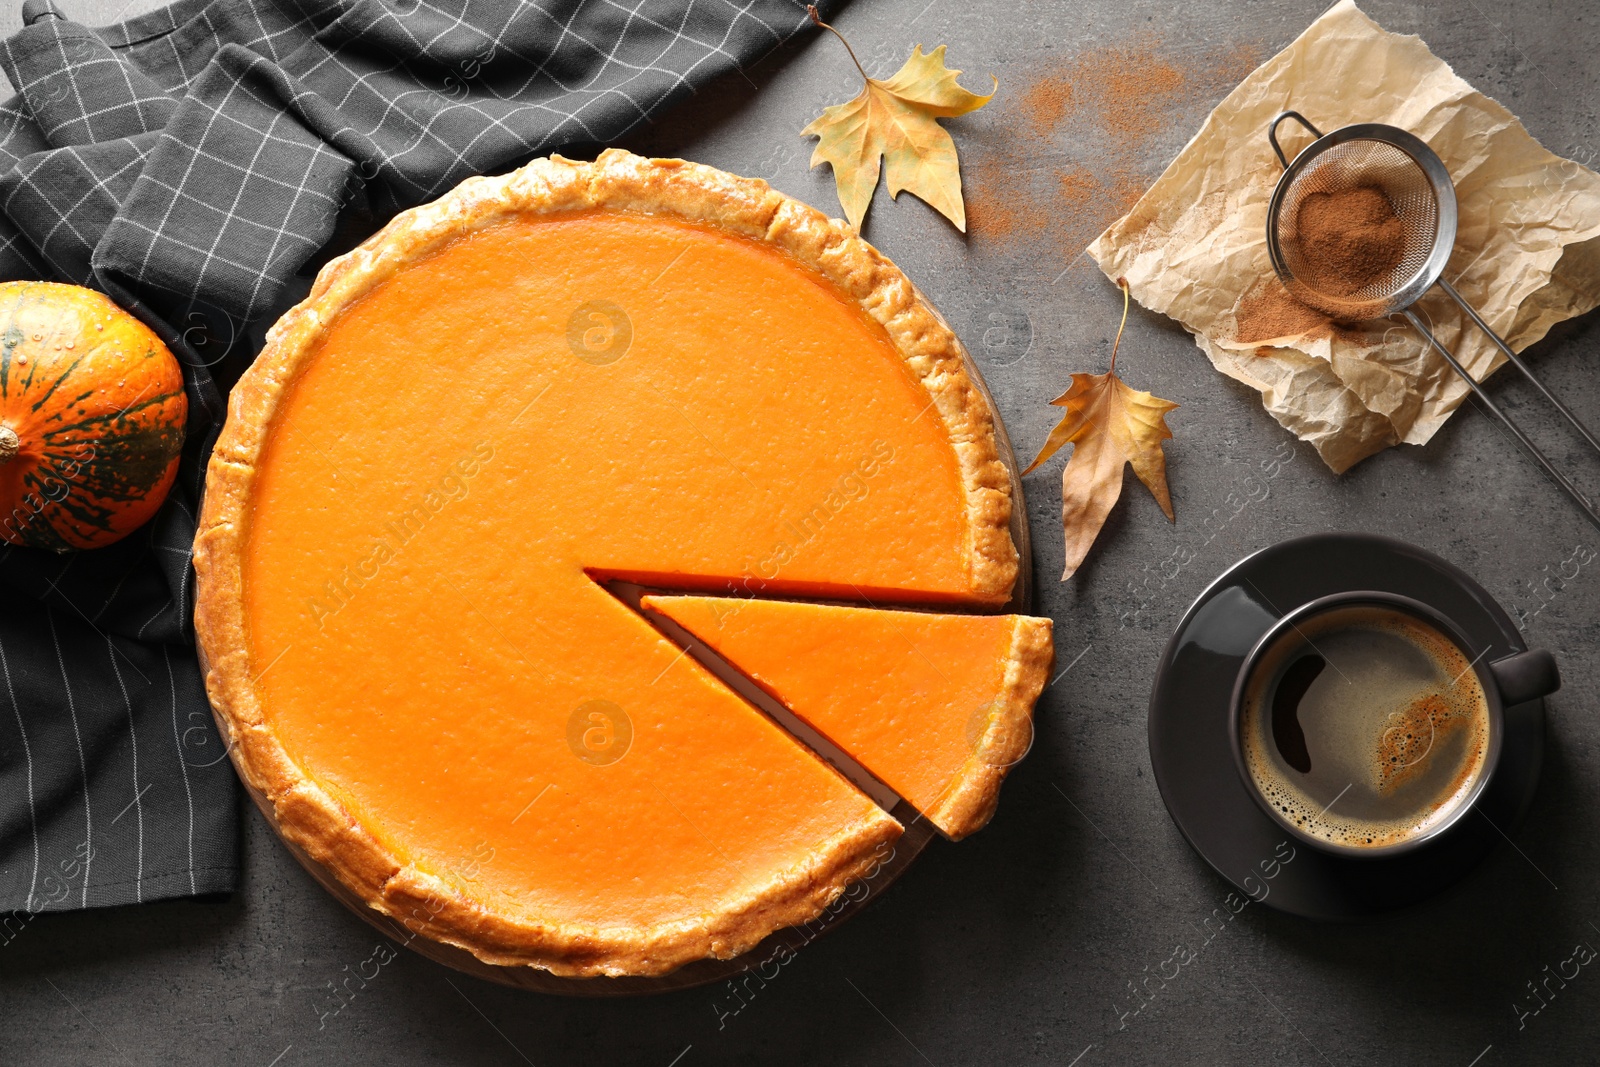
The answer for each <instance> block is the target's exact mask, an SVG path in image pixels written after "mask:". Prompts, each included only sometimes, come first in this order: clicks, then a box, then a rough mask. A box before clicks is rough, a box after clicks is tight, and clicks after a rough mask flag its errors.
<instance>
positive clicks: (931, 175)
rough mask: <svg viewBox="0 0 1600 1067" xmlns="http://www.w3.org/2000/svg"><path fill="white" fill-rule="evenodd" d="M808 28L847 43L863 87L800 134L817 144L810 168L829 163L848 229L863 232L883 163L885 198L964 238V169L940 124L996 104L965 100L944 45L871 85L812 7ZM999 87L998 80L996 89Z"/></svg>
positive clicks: (917, 51)
mask: <svg viewBox="0 0 1600 1067" xmlns="http://www.w3.org/2000/svg"><path fill="white" fill-rule="evenodd" d="M808 10H809V11H810V12H811V20H812V21H813V22H815V23H816V24H817V25H818V26H821V27H822V28H823V29H825V30H829V31H831V32H832V33H833V35H834V36H835V37H838V38H839V40H841V41H844V47H845V50H846V51H848V52H849V53H850V59H851V60H852V61H854V62H855V65H856V69H857V70H859V71H861V77H862V78H863V79H865V81H866V83H867V84H866V87H865V88H864V89H862V90H861V95H860V96H858V97H856V98H855V99H854V100H852V101H850V102H849V103H848V104H835V105H834V106H833V107H830V108H825V109H823V112H822V114H821V115H819V116H818V117H817V118H816V119H814V120H812V122H811V124H810V125H809V126H807V127H806V128H805V129H803V130H801V131H800V136H802V137H816V138H817V148H816V151H815V152H813V153H812V154H811V165H812V166H813V167H815V166H816V165H817V164H819V163H828V164H831V165H832V167H833V180H834V183H835V184H836V185H837V186H838V187H839V203H840V204H841V205H842V206H843V207H844V213H845V217H846V218H847V219H849V220H850V225H851V226H854V227H855V228H856V229H857V230H860V229H861V220H862V219H864V218H866V215H867V206H868V205H869V204H871V203H872V192H873V190H874V189H876V188H877V187H878V170H879V164H880V160H881V161H882V162H883V163H884V164H887V167H886V169H887V171H888V173H887V174H886V176H885V177H886V178H887V180H888V183H889V196H890V197H891V198H892V197H896V196H899V195H900V191H901V190H902V189H908V190H910V191H911V193H912V194H913V195H914V196H917V197H919V198H921V199H922V200H925V201H926V202H927V203H928V204H929V205H930V206H931V207H933V208H934V209H935V210H937V211H938V212H939V213H940V214H941V215H943V216H944V217H945V218H947V219H949V220H950V221H951V222H953V223H955V224H956V229H958V230H960V231H961V232H962V233H965V232H966V231H967V209H966V205H965V204H963V203H962V200H961V165H960V162H959V161H958V160H957V159H956V143H955V142H954V141H952V140H951V139H950V134H949V133H948V132H946V131H945V128H944V127H943V126H940V125H939V123H938V121H937V120H939V119H946V118H951V117H953V116H955V115H965V114H966V113H967V112H969V111H976V110H978V109H979V108H980V107H982V106H983V105H984V104H987V103H988V102H989V101H990V100H992V99H993V98H994V93H992V92H991V93H990V94H989V95H988V96H978V95H977V94H976V93H969V92H967V90H965V89H963V88H961V86H959V85H957V84H956V75H958V74H960V73H961V72H960V71H959V70H950V69H949V68H948V67H946V66H945V65H944V49H945V46H944V45H940V46H939V47H938V48H935V49H934V50H933V51H932V52H929V53H927V54H924V53H923V51H922V46H921V45H920V44H919V45H917V46H916V47H915V48H914V49H913V50H912V52H911V58H910V59H908V60H906V64H905V66H903V67H901V68H900V71H899V73H897V74H896V75H895V76H894V77H892V78H890V79H889V80H888V81H880V80H879V79H877V78H868V77H867V72H866V71H865V70H863V69H862V66H861V61H860V60H858V59H856V53H855V50H854V49H852V48H851V47H850V42H849V41H845V39H844V35H843V34H841V33H840V32H839V31H838V30H835V29H834V28H833V27H832V26H829V25H828V24H827V23H826V22H823V21H822V19H821V18H820V17H819V16H818V15H817V9H816V8H815V7H809V8H808ZM999 84H1000V82H999V80H998V79H996V80H995V85H996V86H998V85H999Z"/></svg>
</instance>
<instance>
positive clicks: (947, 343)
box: [194, 149, 1017, 977]
mask: <svg viewBox="0 0 1600 1067" xmlns="http://www.w3.org/2000/svg"><path fill="white" fill-rule="evenodd" d="M589 208H608V209H612V210H622V211H639V212H642V213H652V214H665V215H672V216H676V217H679V218H683V219H687V220H691V221H698V222H703V223H709V224H712V225H716V226H719V227H721V228H723V229H725V230H728V231H731V232H734V233H740V234H743V235H745V236H748V237H751V238H754V239H757V240H761V241H764V242H767V243H769V244H772V245H774V246H776V247H778V248H780V249H782V250H783V251H785V252H787V253H788V254H789V255H791V256H793V257H794V258H795V259H796V260H798V261H799V262H800V263H802V264H803V265H806V266H809V267H811V268H812V269H814V270H816V271H818V272H819V273H821V274H822V275H823V276H824V277H825V278H827V279H828V280H829V281H830V282H832V283H833V284H834V285H835V286H836V287H837V288H838V289H839V290H840V291H841V292H843V293H844V294H845V295H847V296H848V297H850V298H852V299H854V300H856V301H857V302H858V304H860V306H861V307H862V308H863V309H864V310H865V311H866V313H867V314H868V315H869V316H870V317H871V318H872V319H874V320H875V321H877V322H878V323H879V324H881V325H882V326H883V328H884V329H885V331H886V332H887V333H888V335H889V337H890V339H891V341H892V342H893V343H894V345H895V347H896V348H897V349H898V350H899V352H900V353H901V354H902V356H903V357H904V358H905V360H906V364H907V366H908V367H909V368H910V369H911V370H912V372H913V373H914V374H915V375H916V377H917V378H918V379H919V380H920V381H921V382H922V384H923V386H924V387H925V388H926V389H927V391H928V394H929V396H930V397H931V399H932V407H933V408H934V410H935V411H937V413H938V415H939V417H940V418H941V419H942V420H943V422H944V425H945V427H946V430H947V432H948V434H949V436H950V439H951V441H952V443H953V445H954V448H955V452H956V455H957V457H958V460H959V462H960V465H961V472H962V478H963V483H964V486H965V489H966V495H967V518H968V522H967V550H968V560H967V569H968V573H969V595H970V597H971V598H972V599H973V600H974V601H978V602H983V603H992V604H1000V603H1004V602H1005V601H1006V599H1007V598H1008V597H1009V596H1010V594H1011V590H1012V586H1013V585H1014V584H1015V581H1016V574H1017V552H1016V548H1015V546H1014V545H1013V543H1012V541H1011V535H1010V530H1009V522H1010V517H1011V491H1010V481H1009V478H1008V476H1007V473H1006V471H1005V468H1004V467H1003V466H1002V465H1001V463H1000V459H999V455H998V452H997V449H996V445H995V435H994V426H993V422H992V416H991V414H990V411H989V408H988V405H987V404H986V403H985V402H984V400H983V397H982V395H981V393H980V391H979V390H978V389H977V387H976V385H975V384H974V383H973V382H972V380H971V378H970V377H969V376H968V374H967V372H966V367H965V365H964V363H963V361H962V357H961V346H960V342H959V341H958V340H957V339H956V337H955V336H954V334H953V333H951V331H950V330H949V329H948V327H946V326H945V325H944V324H943V323H942V322H941V321H940V320H939V319H938V317H937V316H936V314H934V313H933V312H932V310H931V309H930V308H929V307H928V306H927V305H926V304H925V303H924V302H923V301H922V299H921V298H920V297H919V296H918V294H917V293H916V290H915V289H914V288H913V287H912V285H911V283H910V281H909V280H908V279H907V278H906V277H905V275H904V274H902V273H901V272H900V270H899V269H898V268H897V267H895V266H894V264H893V263H891V262H890V261H889V260H888V259H886V258H885V257H884V256H882V255H881V254H880V253H879V252H878V251H877V250H876V249H874V248H872V247H871V246H870V245H868V244H867V243H866V242H864V241H862V240H861V239H860V238H859V237H857V236H855V235H854V234H852V233H851V232H849V230H847V229H846V228H845V227H844V225H843V224H842V223H839V222H837V221H833V220H829V219H828V218H826V217H825V216H824V215H822V214H821V213H820V212H818V211H816V210H814V209H812V208H810V207H808V206H806V205H804V204H801V203H800V202H798V201H796V200H793V199H790V198H789V197H786V196H784V195H782V194H780V193H777V192H775V191H774V190H772V189H771V188H770V187H769V186H768V185H767V184H766V183H765V182H762V181H758V180H752V179H746V178H739V177H735V176H733V175H730V174H727V173H725V172H722V171H719V170H715V169H713V168H710V167H705V166H701V165H699V164H693V163H686V162H683V161H680V160H649V159H644V158H642V157H639V156H635V155H632V154H630V153H627V152H623V151H620V150H615V149H612V150H608V151H606V152H604V153H602V154H601V156H600V157H599V159H597V160H596V161H595V162H594V163H582V162H573V161H570V160H566V159H563V158H561V157H559V156H555V157H551V158H549V159H538V160H534V161H533V162H531V163H529V164H528V165H526V166H524V167H522V168H520V169H519V170H516V171H513V172H512V173H510V174H506V175H502V176H499V177H495V178H470V179H468V180H466V181H464V182H462V183H461V184H460V185H459V186H457V187H456V188H455V189H454V190H452V191H451V192H450V193H448V194H446V195H445V196H443V197H441V198H440V199H439V200H436V201H434V202H432V203H430V204H425V205H423V206H421V207H417V208H414V209H411V210H409V211H406V212H402V213H401V214H400V215H398V216H396V218H395V219H394V220H393V221H391V222H390V223H389V224H388V225H387V226H385V227H384V228H383V229H382V230H380V231H378V232H377V233H376V234H374V235H373V236H372V237H371V238H369V239H368V240H367V241H365V242H363V243H362V244H361V245H360V246H358V247H357V248H355V249H354V250H352V251H351V252H349V253H347V254H346V255H343V256H340V257H338V258H337V259H334V260H332V261H330V262H329V263H328V264H327V265H326V266H325V267H324V268H323V269H322V271H321V272H320V273H319V274H318V276H317V280H316V283H315V284H314V286H313V287H312V290H311V293H310V294H309V295H308V297H307V298H306V300H305V301H303V302H302V303H301V304H299V305H297V306H296V307H294V308H293V309H291V310H290V311H289V312H288V313H286V314H285V315H284V316H283V317H282V318H280V319H279V320H278V321H277V322H276V323H275V324H274V325H273V327H272V328H271V329H270V330H269V331H268V333H267V343H266V345H265V347H264V348H263V349H262V352H261V354H260V355H259V356H258V357H257V359H256V361H255V363H254V364H253V365H252V367H251V368H250V369H249V370H248V371H247V372H246V373H245V375H244V376H243V377H242V378H241V379H240V381H239V384H238V385H237V386H236V387H235V388H234V390H233V393H232V395H231V396H230V398H229V410H228V418H227V421H226V423H225V425H224V427H223V430H222V433H221V436H220V437H219V439H218V441H217V444H216V447H215V449H214V450H213V452H212V456H211V460H210V463H209V465H208V468H207V483H206V495H205V501H204V506H203V508H202V511H201V515H200V523H199V529H198V532H197V534H196V537H195V548H194V566H195V571H196V574H197V577H198V585H197V592H196V606H195V629H196V635H197V640H198V643H199V645H200V648H201V652H202V658H203V661H204V662H205V663H206V665H207V667H206V690H207V694H208V696H209V697H210V700H211V703H212V706H213V708H214V709H215V711H216V713H217V718H218V721H219V724H220V726H221V727H222V729H223V731H224V733H225V734H226V736H227V741H228V746H229V753H230V755H231V757H232V759H233V761H234V764H235V766H236V767H237V768H238V770H239V773H240V775H241V776H242V777H243V778H244V779H245V781H246V782H247V783H249V785H250V786H251V787H252V788H254V789H255V790H257V791H258V792H259V793H260V794H261V795H263V796H264V797H265V798H266V799H267V800H268V801H269V802H270V803H271V805H272V808H273V812H274V814H275V821H276V823H277V827H278V829H279V832H280V833H282V834H283V835H284V836H285V837H286V838H288V839H290V840H292V841H293V842H294V843H295V844H296V845H298V846H299V847H300V848H301V849H303V850H304V851H305V853H306V854H307V855H308V856H310V857H311V858H312V859H313V860H314V861H315V862H317V863H319V864H321V865H322V866H323V867H325V868H326V869H327V870H328V871H329V872H330V873H332V874H333V875H334V876H335V877H336V878H337V879H338V880H339V882H340V883H341V884H343V885H345V886H346V887H348V888H349V889H350V890H351V891H352V892H353V893H355V894H356V895H357V896H358V897H360V898H361V899H362V900H364V901H365V902H366V903H367V904H368V906H370V907H372V908H373V909H374V910H376V911H378V912H380V913H382V914H385V915H387V916H389V917H391V918H394V919H396V920H397V921H400V922H402V923H405V922H407V921H408V920H410V921H412V922H415V921H416V912H417V909H418V907H419V905H420V906H421V907H422V909H423V911H424V913H425V914H426V915H427V916H428V921H427V922H426V923H425V924H423V927H422V930H421V932H422V933H424V934H426V936H428V937H431V938H433V939H434V940H437V941H441V942H443V943H446V944H451V945H455V946H457V947H460V948H463V949H465V950H467V951H469V952H471V953H472V954H473V955H474V956H476V957H478V958H479V959H481V960H483V961H484V962H486V963H490V964H496V965H522V966H533V967H540V968H543V969H545V970H548V971H550V972H551V973H553V974H557V975H562V976H573V977H587V976H594V975H659V974H665V973H667V972H669V971H671V970H673V969H675V968H677V967H679V966H682V965H683V964H685V963H688V962H691V961H693V960H696V959H701V958H705V957H708V956H710V957H715V958H721V959H727V958H731V957H733V956H736V955H738V954H740V953H742V952H745V951H747V950H749V949H750V948H752V947H753V946H754V945H756V944H757V943H758V942H759V941H760V940H761V939H762V938H763V937H765V936H766V935H768V934H770V933H771V932H773V931H774V930H777V929H781V928H783V927H785V926H792V925H795V924H797V923H802V922H805V921H808V920H810V919H813V918H815V917H816V916H817V915H819V914H821V913H822V912H823V910H824V909H825V908H826V907H827V906H828V905H829V904H830V903H831V902H832V901H833V900H835V899H836V898H837V897H838V896H839V895H840V893H842V892H843V890H844V888H845V886H846V885H847V884H848V883H849V882H850V881H851V880H853V879H855V878H858V877H861V876H862V875H863V874H864V872H865V871H866V870H867V869H868V868H869V867H870V866H871V865H872V864H873V863H874V862H875V860H874V859H873V855H874V853H875V852H876V851H877V850H878V849H879V848H880V847H881V845H883V844H884V843H886V842H889V841H892V840H894V839H895V838H897V837H898V836H899V834H900V833H901V829H902V828H901V826H900V824H899V823H898V822H896V821H895V820H894V819H893V818H891V817H890V816H889V815H887V814H886V813H883V812H881V811H877V810H876V809H874V811H873V812H872V813H871V814H869V815H867V816H864V817H863V818H862V819H861V820H859V821H858V822H857V823H855V824H853V825H851V826H847V827H845V828H843V829H842V830H841V831H840V832H839V833H838V834H836V835H835V836H834V837H833V838H832V839H830V840H829V841H827V842H826V843H824V845H823V846H821V847H820V848H819V849H818V850H817V852H816V853H814V854H813V856H812V857H811V859H810V860H809V861H808V862H807V863H805V864H802V865H800V866H798V867H796V868H793V869H790V870H787V871H783V872H780V873H779V874H777V875H775V876H774V877H773V879H772V880H771V881H770V882H769V883H768V884H767V885H764V886H759V887H757V888H756V889H755V890H753V891H752V892H751V893H750V894H748V895H747V897H746V898H745V899H742V900H739V901H735V902H733V903H731V904H729V905H728V906H726V907H724V908H723V909H722V911H721V913H720V914H718V915H716V916H711V917H707V918H704V919H701V920H696V921H692V922H684V923H675V924H666V925H663V926H661V927H659V928H653V929H649V930H638V929H632V928H615V927H596V926H580V925H578V924H569V923H538V922H533V921H530V920H526V919H521V918H515V917H509V916H505V915H501V914H498V913H495V912H493V911H491V910H490V909H489V908H487V907H486V906H484V905H483V904H482V903H481V902H479V901H476V900H473V899H471V898H469V897H467V896H466V895H465V894H463V893H462V892H461V891H460V890H459V889H456V888H455V887H453V886H450V885H449V884H447V883H446V882H444V881H442V880H441V879H438V878H437V877H434V876H432V875H429V874H427V873H425V872H423V871H420V870H417V869H416V868H415V867H412V866H408V865H406V864H404V863H402V862H401V859H400V858H399V857H397V856H395V855H394V854H393V853H392V852H391V851H390V849H389V848H388V847H387V846H386V845H385V844H384V843H383V842H382V841H380V840H379V839H378V837H377V836H376V835H374V834H373V833H372V832H371V831H370V830H369V829H368V828H367V827H365V826H363V825H362V824H361V823H360V822H359V820H357V819H356V818H355V817H354V816H353V815H351V814H350V813H349V812H348V811H347V810H346V809H345V808H344V807H343V806H342V805H341V804H339V803H338V801H337V800H335V799H334V798H333V797H332V796H331V795H329V794H328V793H327V791H326V790H324V789H323V788H322V787H321V786H319V785H318V784H317V783H316V782H314V781H312V780H311V779H310V778H309V777H308V776H306V775H304V774H303V773H301V771H300V769H299V767H298V766H297V765H296V764H295V763H294V761H293V760H292V759H291V758H290V756H289V754H288V752H287V751H286V750H285V749H284V748H283V746H282V744H281V743H280V742H279V740H278V738H277V736H276V734H275V733H274V732H273V731H272V729H271V728H270V726H269V725H268V724H267V722H266V719H265V716H264V714H263V711H262V707H261V703H260V699H259V693H258V692H257V689H256V680H257V678H258V677H259V676H260V674H261V673H264V672H265V670H267V669H270V666H271V664H270V663H259V664H258V663H255V662H254V660H253V657H252V655H251V652H250V651H249V643H248V632H247V628H246V625H245V620H244V604H243V593H244V588H243V551H244V543H245V539H246V536H247V529H246V523H247V521H248V515H249V512H250V496H251V491H252V487H253V482H254V475H255V469H256V464H257V463H258V462H259V459H260V457H261V455H262V451H263V449H264V447H265V445H266V439H267V428H268V426H269V425H270V423H271V421H272V418H273V415H274V413H275V412H276V410H277V406H278V403H279V401H280V399H281V397H282V396H283V395H284V394H285V392H286V390H287V388H288V387H289V385H290V384H291V383H292V381H293V380H294V378H295V376H296V375H297V373H298V372H299V370H300V369H301V367H302V366H303V365H304V363H305V362H306V361H307V360H309V358H310V357H311V355H312V354H313V352H314V351H315V348H316V345H317V343H318V341H319V340H320V339H321V337H322V334H323V332H324V330H325V329H327V328H328V327H329V326H330V325H331V324H332V322H333V321H334V320H335V319H336V318H337V316H338V314H339V312H340V311H341V310H342V309H343V308H345V307H348V306H349V305H350V304H352V303H353V302H355V301H357V300H359V299H360V298H361V297H362V296H364V295H365V294H367V293H368V292H370V291H371V290H372V289H374V288H376V287H377V286H379V285H381V284H383V283H384V282H385V281H387V280H388V279H389V278H391V277H393V276H394V275H395V274H396V273H397V272H398V271H399V270H401V269H402V268H403V267H404V266H405V265H406V264H408V263H409V262H412V261H414V260H416V259H418V258H421V257H423V256H426V255H428V254H430V253H432V252H434V251H437V250H438V249H440V248H442V247H443V246H444V245H446V244H448V243H449V242H450V241H452V240H454V239H455V238H457V237H460V236H462V235H463V234H466V233H469V232H472V231H474V230H477V229H481V228H483V227H486V226H490V225H493V224H495V223H497V222H499V221H502V220H504V219H506V218H508V217H510V216H513V215H518V214H525V213H530V212H531V213H557V212H568V211H580V210H584V209H589ZM1002 777H1003V775H1002ZM988 807H989V810H990V811H992V809H993V800H992V799H991V800H990V801H989V802H988ZM984 818H985V819H986V818H987V816H985V817H984ZM979 825H981V823H980V824H979ZM974 828H976V827H974Z"/></svg>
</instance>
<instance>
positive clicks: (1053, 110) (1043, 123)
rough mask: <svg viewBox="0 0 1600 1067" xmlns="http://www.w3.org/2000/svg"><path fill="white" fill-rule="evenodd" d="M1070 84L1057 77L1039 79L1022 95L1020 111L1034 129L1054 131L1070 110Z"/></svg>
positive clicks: (1071, 102) (1071, 101)
mask: <svg viewBox="0 0 1600 1067" xmlns="http://www.w3.org/2000/svg"><path fill="white" fill-rule="evenodd" d="M1072 104H1073V100H1072V82H1070V81H1068V80H1067V79H1066V78H1063V77H1061V76H1059V75H1054V76H1050V77H1045V78H1040V79H1039V80H1038V81H1036V82H1034V83H1033V84H1032V85H1030V86H1028V88H1027V89H1026V90H1025V91H1024V92H1023V94H1022V109H1023V111H1024V112H1026V113H1027V116H1028V120H1029V121H1030V122H1031V123H1032V124H1033V126H1034V128H1035V129H1039V130H1049V129H1054V128H1055V126H1056V124H1057V123H1059V122H1060V121H1061V120H1062V119H1064V118H1066V117H1067V113H1068V112H1069V111H1071V110H1072Z"/></svg>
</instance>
